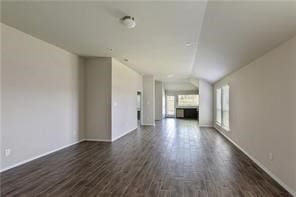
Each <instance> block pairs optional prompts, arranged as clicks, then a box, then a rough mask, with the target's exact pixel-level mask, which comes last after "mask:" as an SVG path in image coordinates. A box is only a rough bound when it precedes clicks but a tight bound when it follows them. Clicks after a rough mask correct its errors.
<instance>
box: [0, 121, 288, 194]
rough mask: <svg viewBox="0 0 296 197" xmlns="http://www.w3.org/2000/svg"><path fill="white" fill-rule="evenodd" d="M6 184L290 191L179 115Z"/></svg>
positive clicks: (28, 169)
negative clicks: (181, 118) (179, 117)
mask: <svg viewBox="0 0 296 197" xmlns="http://www.w3.org/2000/svg"><path fill="white" fill-rule="evenodd" d="M1 188H2V189H1V194H2V195H1V196H55V197H56V196H104V197H106V196H115V197H119V196H128V197H132V196H176V197H181V196H184V197H185V196H192V197H193V196H209V197H215V196H227V197H231V196H264V197H267V196H289V194H288V193H287V192H286V191H285V190H284V189H282V188H281V187H280V186H279V185H278V184H277V183H275V182H274V181H273V180H272V179H271V178H270V177H269V176H268V175H266V174H265V173H264V172H263V171H262V170H260V169H259V168H258V167H257V166H256V165H255V164H254V163H253V162H252V161H251V160H250V159H248V158H247V157H246V156H245V155H244V154H243V153H242V152H241V151H239V150H238V149H237V148H235V147H234V146H233V145H232V144H230V143H229V142H228V141H227V140H226V139H225V138H223V137H222V136H221V135H219V134H218V133H217V132H216V131H215V130H213V129H210V128H199V127H198V125H197V122H196V121H192V120H179V119H164V120H162V121H157V122H156V126H155V127H141V128H139V129H137V130H135V131H133V132H131V133H130V134H128V135H126V136H124V137H123V138H120V139H119V140H117V141H115V142H113V143H112V144H111V143H103V142H81V143H79V144H77V145H74V146H71V147H69V148H66V149H64V150H62V151H58V152H56V153H53V154H51V155H49V156H45V157H42V158H40V159H37V160H34V161H32V162H29V163H27V164H25V165H22V166H20V167H17V168H14V169H12V170H8V171H6V172H4V173H2V174H1Z"/></svg>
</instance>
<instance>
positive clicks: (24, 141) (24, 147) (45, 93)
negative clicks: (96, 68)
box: [1, 24, 83, 170]
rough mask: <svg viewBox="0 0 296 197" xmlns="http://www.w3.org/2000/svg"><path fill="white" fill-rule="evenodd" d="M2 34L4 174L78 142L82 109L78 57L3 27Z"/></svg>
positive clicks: (2, 163)
mask: <svg viewBox="0 0 296 197" xmlns="http://www.w3.org/2000/svg"><path fill="white" fill-rule="evenodd" d="M1 33H2V35H1V38H2V45H1V49H2V51H1V53H2V73H1V83H2V89H1V94H2V98H1V99H2V110H1V112H2V127H1V130H2V135H1V137H2V144H1V145H2V146H1V169H2V170H4V169H5V168H9V167H12V166H14V165H17V164H20V163H22V162H25V161H27V160H30V159H32V158H35V157H38V156H40V155H43V154H45V153H48V152H51V151H53V150H56V149H59V148H62V147H65V146H67V145H70V144H73V143H76V142H78V141H79V139H80V138H79V137H80V136H83V135H81V134H80V132H81V133H82V132H83V131H82V130H80V129H81V128H82V126H81V125H80V124H82V123H83V120H79V113H80V110H82V108H83V105H82V104H81V102H80V100H79V99H80V98H81V93H80V90H79V87H82V86H81V84H80V79H79V77H80V75H79V70H80V69H81V68H80V66H81V65H80V64H81V63H82V61H80V59H79V58H78V57H77V56H76V55H74V54H71V53H69V52H67V51H64V50H62V49H60V48H57V47H55V46H53V45H51V44H48V43H46V42H44V41H41V40H39V39H36V38H34V37H32V36H30V35H28V34H25V33H23V32H21V31H18V30H16V29H14V28H12V27H9V26H7V25H4V24H1ZM8 148H9V149H11V155H10V156H8V157H5V155H4V150H5V149H8Z"/></svg>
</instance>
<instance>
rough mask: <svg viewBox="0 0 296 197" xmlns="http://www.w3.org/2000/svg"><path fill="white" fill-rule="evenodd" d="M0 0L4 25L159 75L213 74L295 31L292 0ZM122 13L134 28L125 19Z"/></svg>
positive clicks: (229, 69)
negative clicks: (127, 25) (192, 0)
mask: <svg viewBox="0 0 296 197" xmlns="http://www.w3.org/2000/svg"><path fill="white" fill-rule="evenodd" d="M1 4H2V12H1V13H2V17H1V21H2V22H3V23H5V24H7V25H10V26H13V27H15V28H17V29H19V30H21V31H24V32H26V33H28V34H31V35H33V36H35V37H37V38H40V39H42V40H44V41H47V42H49V43H51V44H54V45H56V46H59V47H61V48H64V49H66V50H68V51H70V52H73V53H75V54H78V55H81V56H112V57H115V58H117V59H118V60H120V61H123V62H124V64H126V65H128V66H129V67H131V68H133V69H135V70H136V71H138V72H139V73H142V74H152V75H154V76H155V77H156V79H158V80H162V81H180V82H182V83H184V80H187V79H190V78H192V77H197V78H201V79H205V80H207V81H209V82H215V81H217V80H219V79H220V78H221V77H223V76H225V75H227V74H229V73H231V72H233V71H235V70H237V69H239V68H240V67H242V66H244V65H246V64H248V63H249V62H251V61H252V60H254V59H255V58H257V57H259V56H261V55H263V54H264V53H266V52H267V51H268V50H270V49H272V48H274V47H276V46H277V45H279V44H280V43H282V42H284V41H286V40H288V39H289V38H291V37H292V36H294V35H296V2H295V1H294V2H293V1H290V2H267V1H266V2H264V1H263V2H261V3H257V2H254V1H253V2H242V1H235V2H228V1H224V2H223V1H219V2H215V1H209V2H207V1H199V2H182V1H180V2H169V1H165V2H148V1H147V2H145V1H141V2H123V1H119V2H83V1H81V2H77V1H64V2H57V1H56V2H53V1H52V2H50V1H42V2H36V1H35V2H34V1H24V2H12V1H10V2H8V1H7V2H2V3H1ZM125 15H131V16H133V17H135V19H136V22H137V26H136V28H134V29H127V28H126V27H124V26H123V25H122V24H121V23H120V18H122V17H123V16H125ZM124 59H128V61H124ZM188 83H189V82H188Z"/></svg>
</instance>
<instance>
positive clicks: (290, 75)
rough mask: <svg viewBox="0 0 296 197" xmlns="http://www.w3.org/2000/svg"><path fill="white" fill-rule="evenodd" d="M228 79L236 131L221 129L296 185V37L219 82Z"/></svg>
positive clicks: (289, 184) (286, 182)
mask: <svg viewBox="0 0 296 197" xmlns="http://www.w3.org/2000/svg"><path fill="white" fill-rule="evenodd" d="M226 83H229V85H230V129H231V131H230V132H226V131H225V132H224V131H222V130H221V131H222V132H223V133H224V135H226V136H228V137H229V138H230V139H231V140H232V141H234V142H235V143H236V144H238V145H239V146H240V147H241V148H242V149H243V150H245V152H247V153H248V154H249V155H250V156H251V157H253V158H254V159H255V160H257V161H258V162H259V163H260V164H261V166H264V168H266V169H268V170H269V171H271V172H272V173H273V174H274V175H275V176H276V177H278V180H280V182H283V183H284V185H286V188H290V191H291V190H294V191H296V124H295V122H296V121H295V117H296V102H295V101H296V87H295V86H296V37H294V38H293V39H291V40H290V41H288V42H286V43H284V44H282V45H281V46H279V47H278V48H276V49H274V50H272V51H270V52H269V53H267V54H265V55H264V56H262V57H261V58H259V59H257V60H255V61H253V62H252V63H250V64H249V65H247V66H245V67H243V68H242V69H240V70H239V71H237V72H235V73H233V74H231V75H229V76H228V77H225V78H224V79H223V80H221V81H220V82H218V83H217V84H216V85H215V87H216V88H217V87H219V86H221V85H223V84H226ZM269 153H272V154H273V160H270V159H269ZM295 195H296V193H295Z"/></svg>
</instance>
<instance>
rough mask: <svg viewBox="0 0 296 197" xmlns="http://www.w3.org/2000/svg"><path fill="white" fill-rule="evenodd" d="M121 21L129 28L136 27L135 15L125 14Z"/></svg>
mask: <svg viewBox="0 0 296 197" xmlns="http://www.w3.org/2000/svg"><path fill="white" fill-rule="evenodd" d="M121 22H122V24H123V25H124V26H126V27H127V28H129V29H132V28H134V27H136V21H135V18H134V17H131V16H125V17H123V18H122V19H121Z"/></svg>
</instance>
